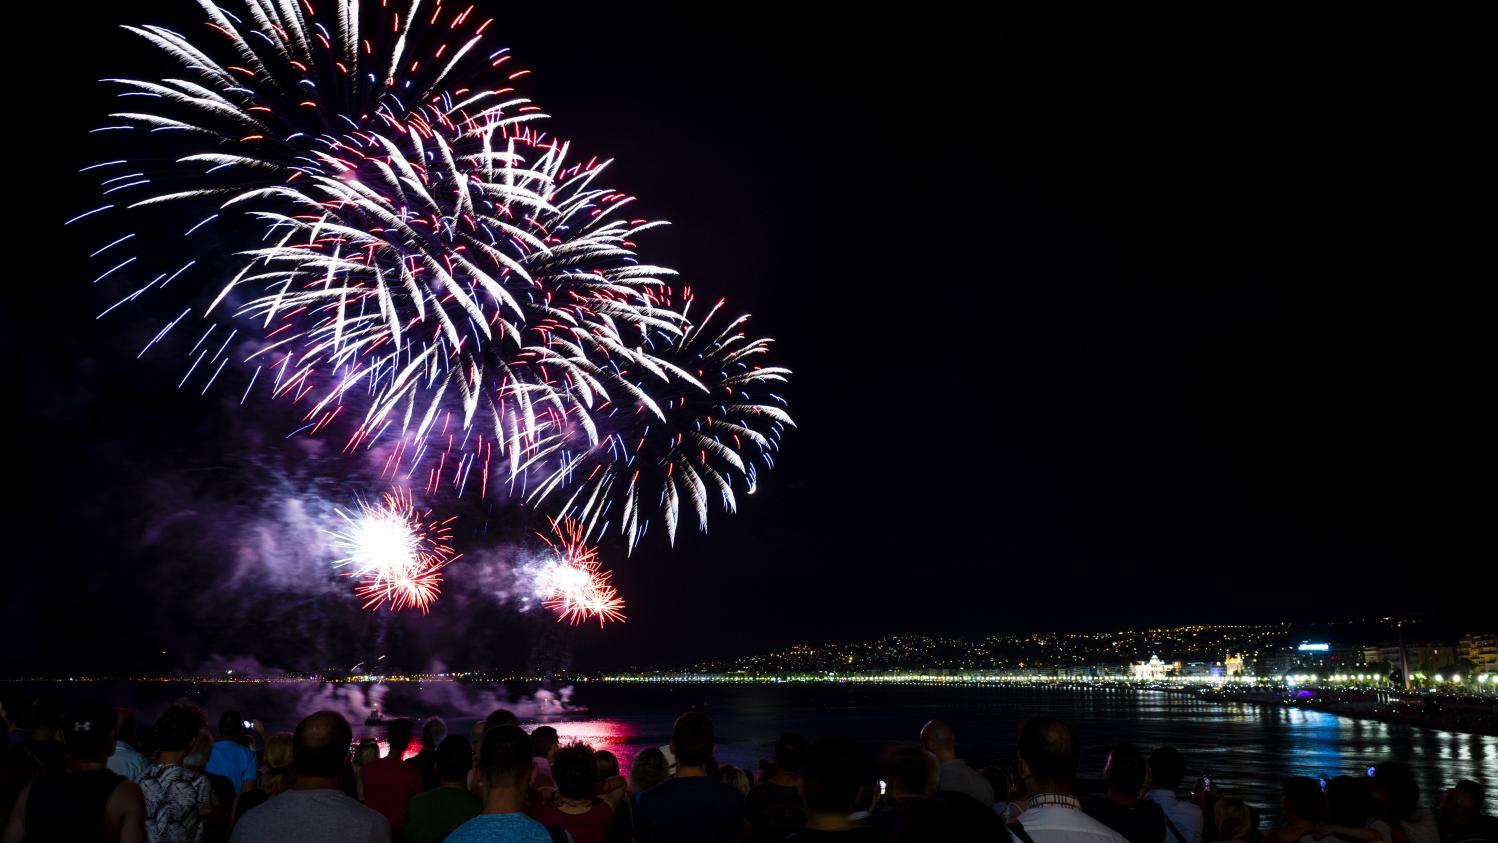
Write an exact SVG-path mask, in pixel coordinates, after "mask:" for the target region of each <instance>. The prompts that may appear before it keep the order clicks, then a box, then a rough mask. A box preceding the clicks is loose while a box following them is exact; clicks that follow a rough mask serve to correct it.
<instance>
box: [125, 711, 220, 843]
mask: <svg viewBox="0 0 1498 843" xmlns="http://www.w3.org/2000/svg"><path fill="white" fill-rule="evenodd" d="M207 722H208V718H207V716H206V715H204V714H203V709H201V708H198V707H197V706H196V705H193V704H192V703H178V704H176V705H172V706H168V707H167V709H166V711H163V712H162V713H161V717H159V718H157V720H156V731H155V733H154V734H155V739H156V749H157V753H156V763H155V764H152V765H151V766H149V767H147V768H146V770H145V771H144V772H142V773H141V775H140V779H139V781H138V782H137V784H139V785H140V790H141V794H142V796H143V797H144V798H145V802H146V834H147V835H148V836H149V837H150V838H151V843H164V841H173V843H177V842H178V841H183V843H187V842H188V841H190V842H191V843H202V841H203V839H204V823H205V821H206V820H207V819H208V816H209V815H210V814H212V813H213V806H214V797H213V788H212V786H211V785H210V784H209V782H208V777H207V776H206V775H204V774H203V773H202V772H200V771H198V770H193V769H190V768H189V767H188V766H187V765H186V764H184V763H183V762H184V761H185V760H186V759H187V754H188V750H190V749H191V748H192V745H193V742H194V741H195V740H197V737H198V735H199V734H200V733H201V732H202V731H203V727H204V726H205V725H206V724H207ZM209 745H210V746H212V739H211V738H210V739H209Z"/></svg>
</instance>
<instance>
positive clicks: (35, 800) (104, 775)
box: [26, 768, 125, 841]
mask: <svg viewBox="0 0 1498 843" xmlns="http://www.w3.org/2000/svg"><path fill="white" fill-rule="evenodd" d="M124 780H125V777H124V776H121V775H119V774H118V773H116V772H114V771H113V770H110V769H108V768H104V769H99V770H86V771H84V772H82V773H64V774H62V775H47V776H42V777H41V778H39V779H36V780H34V781H33V782H32V783H31V795H30V796H28V797H27V798H26V839H27V840H28V841H31V840H37V841H43V840H57V841H63V840H68V841H72V840H77V841H88V840H102V839H104V805H105V803H107V802H108V801H109V795H110V794H112V793H114V789H115V788H116V787H117V786H119V783H120V782H122V781H124Z"/></svg>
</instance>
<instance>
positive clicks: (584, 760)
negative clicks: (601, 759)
mask: <svg viewBox="0 0 1498 843" xmlns="http://www.w3.org/2000/svg"><path fill="white" fill-rule="evenodd" d="M551 777H552V779H553V780H555V781H556V783H557V792H558V793H560V794H562V796H564V797H566V798H567V799H588V798H590V797H592V795H593V790H594V788H596V787H597V786H598V759H596V758H594V757H593V747H591V746H588V745H587V744H585V743H581V742H577V741H574V742H573V743H569V744H567V745H566V746H564V747H559V748H558V749H556V750H555V751H554V753H553V757H552V760H551Z"/></svg>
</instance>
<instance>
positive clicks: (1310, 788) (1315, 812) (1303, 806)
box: [1280, 776, 1326, 823]
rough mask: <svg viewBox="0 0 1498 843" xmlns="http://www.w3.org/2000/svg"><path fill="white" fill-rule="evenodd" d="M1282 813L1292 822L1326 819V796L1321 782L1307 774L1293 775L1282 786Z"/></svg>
mask: <svg viewBox="0 0 1498 843" xmlns="http://www.w3.org/2000/svg"><path fill="white" fill-rule="evenodd" d="M1280 813H1282V814H1284V816H1285V819H1286V820H1289V821H1291V822H1294V821H1296V820H1304V821H1306V822H1313V823H1314V822H1321V821H1322V820H1324V819H1326V798H1325V797H1324V796H1322V794H1321V783H1320V782H1318V781H1316V780H1315V779H1312V778H1307V777H1305V776H1292V777H1290V778H1288V779H1285V781H1284V784H1282V785H1281V786H1280Z"/></svg>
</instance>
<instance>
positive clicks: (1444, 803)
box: [1440, 787, 1477, 831]
mask: <svg viewBox="0 0 1498 843" xmlns="http://www.w3.org/2000/svg"><path fill="white" fill-rule="evenodd" d="M1440 817H1441V825H1442V826H1444V827H1445V828H1446V829H1447V830H1448V831H1464V830H1466V829H1468V828H1470V827H1471V826H1472V824H1473V823H1474V822H1476V821H1477V803H1476V802H1475V801H1473V799H1472V794H1471V793H1468V792H1467V791H1465V790H1462V789H1461V788H1459V787H1453V788H1452V789H1450V790H1448V791H1446V792H1445V793H1443V794H1441V810H1440Z"/></svg>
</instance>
